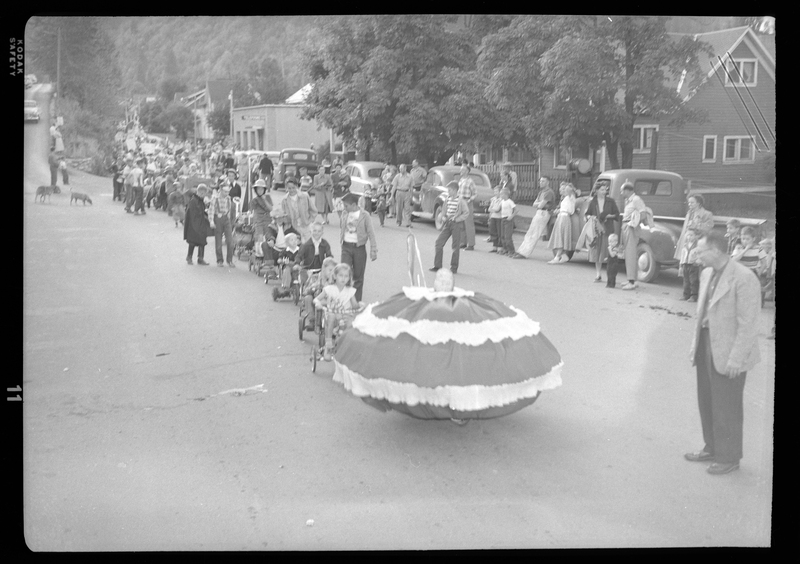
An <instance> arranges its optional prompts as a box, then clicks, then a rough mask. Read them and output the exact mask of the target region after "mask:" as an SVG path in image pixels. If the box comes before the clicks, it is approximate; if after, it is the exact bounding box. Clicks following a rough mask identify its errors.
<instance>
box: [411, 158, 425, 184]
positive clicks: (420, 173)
mask: <svg viewBox="0 0 800 564" xmlns="http://www.w3.org/2000/svg"><path fill="white" fill-rule="evenodd" d="M427 176H428V171H426V170H425V167H423V166H420V164H419V161H418V160H417V159H414V160H413V161H411V186H412V188H414V190H416V191H419V190H421V189H422V184H423V183H424V182H425V178H426V177H427Z"/></svg>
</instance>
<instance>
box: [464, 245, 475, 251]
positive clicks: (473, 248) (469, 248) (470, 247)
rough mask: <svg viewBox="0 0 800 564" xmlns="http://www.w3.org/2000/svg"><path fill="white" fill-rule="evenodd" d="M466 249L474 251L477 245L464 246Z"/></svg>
mask: <svg viewBox="0 0 800 564" xmlns="http://www.w3.org/2000/svg"><path fill="white" fill-rule="evenodd" d="M464 250H465V251H474V250H475V245H469V246H468V247H464Z"/></svg>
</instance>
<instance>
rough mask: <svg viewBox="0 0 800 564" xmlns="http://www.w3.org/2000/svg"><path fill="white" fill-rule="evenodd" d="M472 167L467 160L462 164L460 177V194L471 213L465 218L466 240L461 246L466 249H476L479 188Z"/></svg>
mask: <svg viewBox="0 0 800 564" xmlns="http://www.w3.org/2000/svg"><path fill="white" fill-rule="evenodd" d="M470 170H471V167H470V165H469V163H468V162H467V161H464V162H463V163H462V164H461V173H460V175H459V179H458V195H459V196H460V197H461V198H462V199H463V200H464V201H465V202H466V203H467V209H468V210H469V215H468V216H467V219H465V220H464V237H465V238H464V240H463V241H462V242H461V247H462V248H463V249H464V250H465V251H473V250H475V219H474V209H475V208H474V203H473V202H474V201H475V198H476V197H477V196H478V190H477V188H475V182H474V181H473V180H472V178H471V177H470V175H469V173H470Z"/></svg>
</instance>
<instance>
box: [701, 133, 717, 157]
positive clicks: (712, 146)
mask: <svg viewBox="0 0 800 564" xmlns="http://www.w3.org/2000/svg"><path fill="white" fill-rule="evenodd" d="M703 162H704V163H715V162H717V136H716V135H704V136H703Z"/></svg>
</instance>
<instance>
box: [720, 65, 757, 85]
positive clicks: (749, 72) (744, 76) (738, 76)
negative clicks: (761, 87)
mask: <svg viewBox="0 0 800 564" xmlns="http://www.w3.org/2000/svg"><path fill="white" fill-rule="evenodd" d="M725 68H726V69H728V72H726V73H725V86H755V85H756V73H757V71H758V61H757V60H756V59H737V60H729V61H728V62H727V63H726V65H725Z"/></svg>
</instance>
